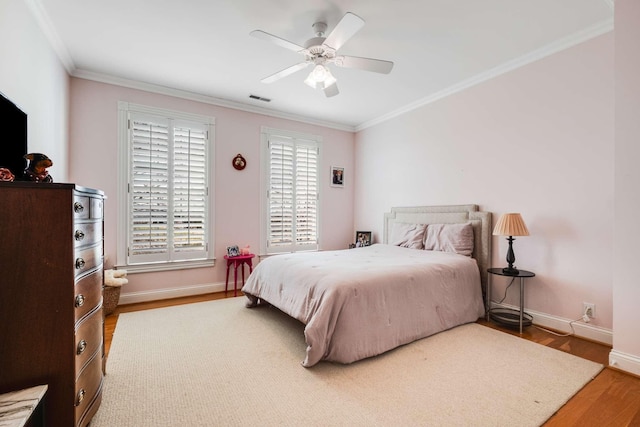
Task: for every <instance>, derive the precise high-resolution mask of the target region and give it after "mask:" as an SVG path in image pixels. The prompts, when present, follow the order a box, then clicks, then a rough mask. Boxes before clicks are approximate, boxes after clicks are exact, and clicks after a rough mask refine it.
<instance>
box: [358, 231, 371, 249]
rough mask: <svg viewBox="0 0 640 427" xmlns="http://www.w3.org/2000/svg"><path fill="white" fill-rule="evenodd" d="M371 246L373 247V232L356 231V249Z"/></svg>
mask: <svg viewBox="0 0 640 427" xmlns="http://www.w3.org/2000/svg"><path fill="white" fill-rule="evenodd" d="M369 245H371V232H370V231H356V248H362V247H364V246H369Z"/></svg>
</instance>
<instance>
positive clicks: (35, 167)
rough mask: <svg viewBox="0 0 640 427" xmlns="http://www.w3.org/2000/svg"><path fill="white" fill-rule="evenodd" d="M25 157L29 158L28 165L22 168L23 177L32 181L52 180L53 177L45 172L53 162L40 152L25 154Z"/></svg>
mask: <svg viewBox="0 0 640 427" xmlns="http://www.w3.org/2000/svg"><path fill="white" fill-rule="evenodd" d="M24 158H25V159H27V160H29V165H28V166H27V168H26V169H25V170H24V178H25V180H27V181H34V182H53V178H52V177H51V175H49V172H47V168H49V167H51V166H53V162H52V161H51V159H49V158H48V157H47V156H45V155H44V154H42V153H29V154H25V156H24Z"/></svg>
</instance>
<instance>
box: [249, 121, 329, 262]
mask: <svg viewBox="0 0 640 427" xmlns="http://www.w3.org/2000/svg"><path fill="white" fill-rule="evenodd" d="M320 146H321V138H320V137H318V136H313V135H304V134H298V133H294V132H287V131H280V130H276V129H268V128H263V129H262V155H263V162H262V167H263V177H264V179H263V180H262V194H263V200H262V214H263V219H264V222H263V233H262V234H263V238H262V248H261V249H262V253H264V254H274V253H283V252H298V251H310V250H317V249H318V224H319V214H320V209H319V201H320V182H319V180H318V174H319V164H320Z"/></svg>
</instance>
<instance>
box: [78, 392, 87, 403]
mask: <svg viewBox="0 0 640 427" xmlns="http://www.w3.org/2000/svg"><path fill="white" fill-rule="evenodd" d="M85 394H87V392H86V391H84V389H83V388H81V389H80V391H79V392H78V397H77V398H76V406H80V404H81V403H82V401H83V400H84V395H85Z"/></svg>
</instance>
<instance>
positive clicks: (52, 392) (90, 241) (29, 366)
mask: <svg viewBox="0 0 640 427" xmlns="http://www.w3.org/2000/svg"><path fill="white" fill-rule="evenodd" d="M103 201H104V194H103V193H102V192H101V191H98V190H92V189H88V188H83V187H79V186H77V185H74V184H55V183H54V184H41V183H30V182H13V183H5V182H0V393H5V392H9V391H13V390H19V389H23V388H28V387H32V386H35V385H39V384H47V385H48V392H47V395H46V398H45V402H44V405H45V418H46V425H50V426H62V427H65V426H86V425H87V424H88V423H89V422H90V421H91V418H92V417H93V415H94V414H95V412H96V411H97V410H98V407H99V405H100V400H101V397H102V380H103V364H102V363H103V359H104V341H103V334H104V319H103V314H102V287H103Z"/></svg>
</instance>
